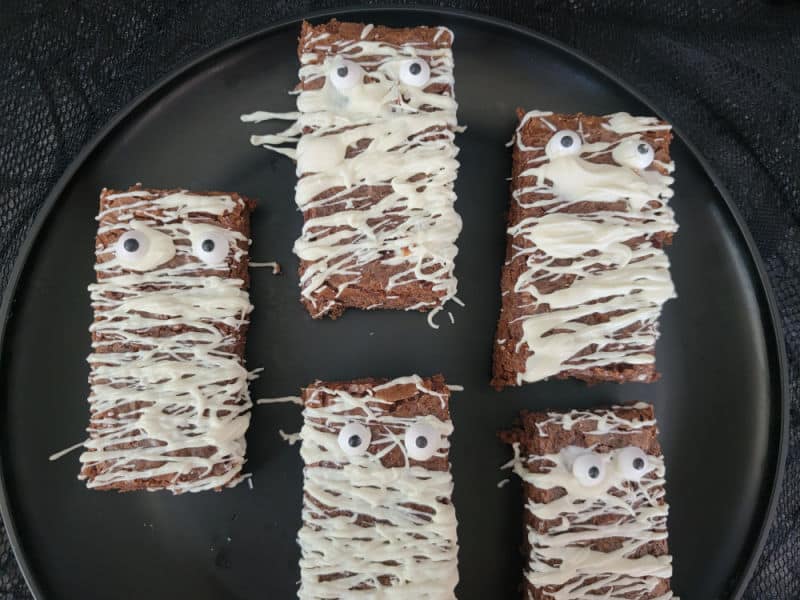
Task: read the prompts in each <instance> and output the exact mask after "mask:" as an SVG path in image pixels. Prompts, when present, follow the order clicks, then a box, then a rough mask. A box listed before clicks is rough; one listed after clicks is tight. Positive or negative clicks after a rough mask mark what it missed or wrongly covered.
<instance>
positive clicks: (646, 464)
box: [501, 403, 673, 600]
mask: <svg viewBox="0 0 800 600" xmlns="http://www.w3.org/2000/svg"><path fill="white" fill-rule="evenodd" d="M657 433H658V430H657V428H656V422H655V418H654V416H653V407H652V406H650V405H649V404H644V403H638V404H635V405H633V406H628V407H622V406H615V407H613V408H610V409H601V410H590V411H571V412H568V413H557V412H548V413H526V412H523V413H522V416H521V418H520V422H519V424H518V425H517V426H516V427H514V428H513V429H511V430H510V431H506V432H503V433H501V439H503V441H505V442H507V443H509V444H511V445H512V446H513V449H514V460H513V461H512V462H511V463H510V465H511V466H513V469H514V472H515V473H516V474H517V475H519V476H520V478H521V479H522V481H523V490H524V496H525V541H524V545H523V546H524V551H525V553H526V567H525V580H524V585H523V594H522V595H523V598H526V599H528V600H530V599H534V600H597V598H604V599H606V600H615V599H620V600H622V599H625V600H669V599H670V598H673V595H672V592H671V591H670V577H671V576H672V558H671V557H670V556H669V554H668V549H667V512H668V506H667V503H666V500H665V492H664V485H665V481H664V457H663V456H662V454H661V448H660V447H659V444H658V439H657Z"/></svg>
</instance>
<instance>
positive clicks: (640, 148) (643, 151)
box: [636, 144, 650, 154]
mask: <svg viewBox="0 0 800 600" xmlns="http://www.w3.org/2000/svg"><path fill="white" fill-rule="evenodd" d="M636 149H637V150H638V151H639V154H647V151H648V150H650V146H648V145H647V144H639V145H638V146H637V148H636Z"/></svg>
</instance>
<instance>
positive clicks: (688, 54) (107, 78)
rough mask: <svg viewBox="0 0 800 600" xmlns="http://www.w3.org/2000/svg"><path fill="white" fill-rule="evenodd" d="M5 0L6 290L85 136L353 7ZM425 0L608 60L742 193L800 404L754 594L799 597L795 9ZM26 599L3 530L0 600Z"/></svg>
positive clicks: (799, 112) (633, 1)
mask: <svg viewBox="0 0 800 600" xmlns="http://www.w3.org/2000/svg"><path fill="white" fill-rule="evenodd" d="M8 2H9V0H5V1H4V2H3V3H2V4H0V82H2V83H1V84H0V85H2V88H1V89H2V92H0V287H3V288H4V287H5V284H6V281H7V278H8V274H9V272H10V270H11V266H12V263H13V260H14V257H15V255H16V253H17V251H18V249H19V247H20V243H21V241H22V239H23V238H24V236H25V233H26V231H27V229H28V227H29V226H30V224H31V221H32V219H33V218H34V216H35V215H36V212H37V209H38V208H39V206H40V205H41V203H42V201H43V199H44V198H45V196H46V194H47V192H48V191H49V190H50V189H51V187H52V186H53V185H54V183H55V182H56V180H57V178H58V177H59V176H60V175H61V173H62V172H63V171H64V170H65V169H66V168H67V166H68V165H69V163H70V161H71V160H72V159H73V157H74V156H75V155H76V154H77V153H78V151H79V150H80V149H81V147H82V146H83V145H84V144H85V143H86V142H87V141H88V140H89V139H90V137H91V136H92V135H93V134H94V133H95V132H96V131H97V130H98V129H99V128H100V127H102V126H103V124H104V123H106V122H107V121H108V120H109V119H110V118H111V117H112V116H113V115H114V114H115V113H116V112H117V111H119V110H120V109H121V108H123V107H124V106H125V105H126V104H127V103H128V102H129V101H130V100H131V99H132V98H133V97H134V96H136V95H137V94H138V93H140V92H141V91H143V90H144V89H146V88H147V87H148V86H150V85H151V84H152V83H153V82H154V81H155V80H157V79H158V78H160V77H162V76H163V75H165V74H167V73H169V72H170V71H171V70H173V69H174V68H175V67H178V66H180V65H181V64H183V63H185V62H186V61H187V60H189V59H191V58H192V57H194V56H196V55H197V54H198V53H200V52H202V51H204V50H207V49H210V48H212V47H213V46H215V45H217V44H219V43H221V42H224V41H225V40H228V39H230V38H232V37H235V36H239V35H241V34H244V33H248V32H251V31H254V30H257V29H260V28H262V27H264V26H267V25H269V24H270V23H272V22H274V21H276V20H278V19H282V18H286V17H290V16H302V15H305V14H307V13H309V12H311V11H313V10H317V9H321V8H332V7H339V6H344V5H346V3H343V2H336V1H326V2H308V1H305V2H300V1H298V2H291V1H290V2H285V1H284V2H270V1H269V0H254V1H251V0H239V1H235V2H231V1H230V0H226V1H219V2H212V1H203V0H196V1H194V2H185V1H179V2H164V1H163V0H142V1H140V2H117V1H114V0H83V1H81V2H75V1H67V0H54V1H52V2H23V3H20V4H19V5H17V6H15V5H13V3H12V4H9V3H8ZM349 4H352V3H349ZM398 4H400V5H410V3H398ZM423 4H435V5H441V6H453V7H459V8H465V9H470V10H473V11H476V12H482V13H489V14H492V15H494V16H498V17H502V18H505V19H508V20H510V21H514V22H516V23H520V24H523V25H527V26H528V27H530V28H532V29H534V30H536V31H539V32H542V33H544V34H547V35H549V36H552V37H554V38H557V39H559V40H561V41H563V42H565V43H567V44H569V45H570V46H573V47H575V48H577V49H578V50H580V51H582V52H584V53H585V54H587V55H588V56H590V57H592V58H593V59H595V60H596V61H597V62H599V63H601V64H603V65H605V66H607V67H608V68H610V69H611V70H612V71H613V72H615V73H617V74H619V75H620V76H622V77H623V78H624V79H625V80H627V81H628V82H629V83H631V84H633V85H634V86H635V87H637V88H638V89H639V90H641V91H642V92H643V93H644V94H645V95H646V96H647V97H649V98H653V99H655V100H656V102H657V104H658V105H659V106H660V107H661V108H662V109H663V110H665V111H666V113H667V116H668V117H669V118H670V119H671V121H672V122H673V123H675V125H676V126H677V127H679V128H680V129H681V130H683V131H687V132H690V133H691V139H692V141H693V142H694V143H695V144H696V145H697V146H698V147H699V149H700V151H701V152H702V153H703V154H704V155H705V157H706V158H708V159H709V161H710V162H711V165H712V167H713V168H714V169H715V170H716V171H717V173H719V175H720V176H721V178H722V180H723V182H724V183H725V185H726V186H727V188H728V189H729V190H730V192H731V193H732V195H733V198H734V200H735V201H736V204H737V205H738V207H739V210H740V211H741V212H742V214H743V215H744V217H745V220H746V221H747V224H748V226H749V227H750V230H751V231H752V233H753V235H754V237H755V239H756V241H757V244H758V248H759V250H760V252H761V255H762V257H763V258H764V261H765V263H766V265H767V270H768V272H769V276H770V278H771V280H772V284H773V286H774V288H775V292H776V294H777V297H778V301H779V303H780V308H781V315H782V318H783V324H784V327H785V332H786V341H787V346H788V355H789V365H790V376H791V398H792V406H791V434H790V440H789V443H790V448H789V460H788V465H787V471H786V479H785V485H784V488H783V492H782V495H781V498H780V503H779V507H778V516H777V519H776V521H775V524H774V526H773V528H772V531H771V533H770V537H769V541H768V543H767V546H766V550H765V552H764V555H763V557H762V559H761V562H760V564H759V566H758V570H757V572H756V574H755V576H754V578H753V580H752V583H751V585H750V588H749V589H748V591H747V594H746V595H745V598H747V599H754V600H756V599H757V600H796V599H797V598H800V527H799V526H798V522H800V151H798V147H799V146H800V108H799V107H800V9H798V8H795V6H794V5H793V4H791V3H786V4H775V3H763V2H692V3H686V4H684V3H681V2H680V1H678V0H661V1H659V2H655V1H653V2H641V0H628V1H626V2H613V3H606V2H600V1H589V0H586V1H584V0H570V1H569V2H563V3H554V2H551V1H550V0H537V1H526V0H518V1H507V2H497V3H492V2H486V1H485V0H484V1H479V0H471V1H464V2H458V1H454V0H452V1H443V2H439V3H423ZM28 597H29V594H28V592H27V589H26V587H25V584H24V582H23V581H22V578H21V576H20V574H19V571H18V569H17V566H16V563H15V561H14V558H13V555H12V553H11V551H10V549H9V547H8V543H7V541H6V539H5V534H4V532H2V530H0V600H7V599H11V598H13V599H17V598H28Z"/></svg>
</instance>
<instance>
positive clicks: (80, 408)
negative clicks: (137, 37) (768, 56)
mask: <svg viewBox="0 0 800 600" xmlns="http://www.w3.org/2000/svg"><path fill="white" fill-rule="evenodd" d="M328 16H329V15H325V17H326V18H327V17H328ZM338 16H339V18H340V19H348V18H349V19H357V20H361V21H374V22H380V23H384V24H387V25H394V26H409V25H417V24H428V25H439V24H443V25H447V26H448V27H451V28H452V29H453V30H454V32H455V34H456V42H455V60H456V81H457V84H456V90H457V97H458V101H459V104H460V109H459V117H460V121H461V122H462V123H464V124H466V125H467V126H468V129H467V131H466V133H464V134H461V135H460V136H459V137H458V139H457V143H458V145H459V146H460V148H461V154H460V156H459V159H460V161H461V171H460V173H459V178H458V182H457V184H456V191H457V192H458V198H459V199H458V205H457V206H458V210H459V211H460V213H461V215H462V217H463V220H464V229H463V233H462V234H461V238H460V239H459V242H458V244H459V248H460V253H459V256H458V261H457V275H458V277H459V296H460V297H461V298H462V299H463V300H464V301H465V302H466V308H463V309H461V308H459V307H456V306H453V307H450V309H451V310H452V311H453V313H454V316H455V319H456V322H455V324H454V325H451V324H450V323H449V319H448V318H447V315H446V314H444V313H442V314H440V315H439V319H438V320H439V322H440V323H441V325H442V326H441V329H439V330H438V331H434V330H433V329H430V328H429V327H428V325H427V323H426V320H425V316H424V315H419V314H416V313H391V312H374V313H364V312H358V311H351V312H348V313H347V314H346V315H345V316H344V317H343V318H342V319H340V320H338V321H329V320H326V321H312V320H311V319H310V318H309V317H308V315H307V314H306V313H305V311H304V310H303V308H302V307H301V305H300V303H299V301H298V287H297V277H296V275H295V272H296V266H297V261H296V259H295V257H294V256H293V255H292V253H291V248H292V242H293V239H294V238H295V236H296V235H297V234H298V232H299V231H300V227H301V216H300V214H299V213H298V212H297V211H296V210H295V206H294V201H293V187H294V183H295V176H294V166H293V165H292V164H291V162H290V161H289V160H287V159H285V158H283V157H281V156H277V155H275V154H273V153H270V152H268V151H267V150H264V149H261V148H254V147H251V146H250V145H249V143H248V137H249V135H250V134H251V133H256V132H261V131H264V130H265V129H266V128H265V127H264V126H254V125H247V124H243V123H240V122H239V115H241V114H242V113H246V112H249V111H253V110H256V109H270V110H280V109H286V110H290V109H292V108H293V98H292V97H290V96H288V95H287V91H288V90H289V89H291V88H292V87H293V85H294V83H295V81H296V72H297V61H296V54H295V45H296V39H297V33H298V26H299V23H297V22H293V23H287V24H282V25H279V26H276V27H274V28H270V29H269V30H266V31H264V32H262V33H259V34H256V35H254V36H250V37H248V38H246V39H243V40H240V41H237V42H235V43H233V44H230V45H228V46H226V47H224V48H221V49H219V50H217V51H215V52H213V53H211V54H209V55H207V56H205V57H204V58H202V59H200V60H199V61H196V62H195V63H193V64H191V65H189V66H188V67H186V68H184V69H182V70H181V71H180V72H178V73H175V74H174V75H173V76H172V77H170V78H169V79H168V80H166V81H164V82H163V83H162V84H161V85H159V86H157V87H156V88H155V89H153V90H152V91H150V92H149V93H147V94H145V96H144V97H143V98H141V99H140V101H139V102H137V103H136V104H135V105H133V106H132V107H131V108H130V109H128V110H126V111H125V112H124V113H123V115H121V116H120V117H119V118H117V119H116V120H115V122H114V123H112V124H111V125H110V126H109V127H108V128H107V129H106V130H105V131H104V132H103V133H102V134H101V135H100V136H99V137H98V138H97V140H96V141H95V143H93V144H91V145H90V147H89V148H88V149H87V150H86V151H85V152H84V153H83V154H82V155H81V156H80V157H79V159H78V160H77V161H76V163H75V164H74V165H73V167H72V168H71V169H70V170H69V172H68V173H67V174H66V175H65V176H64V178H63V179H62V181H61V182H60V184H59V185H58V186H57V187H56V189H55V191H54V192H53V194H52V196H51V197H50V200H49V202H48V203H47V205H46V208H45V210H44V211H43V214H42V215H41V217H40V219H39V220H38V222H37V224H36V226H35V227H34V230H33V233H32V234H31V238H30V241H29V243H28V245H27V246H26V249H25V250H26V251H25V252H24V253H23V258H21V259H20V263H19V265H18V268H17V271H16V274H15V279H14V281H12V284H11V286H10V288H9V292H8V295H7V299H6V303H5V305H4V310H5V315H8V316H9V320H8V323H7V328H6V330H5V335H4V338H3V345H2V359H1V360H2V363H0V364H1V369H0V398H2V399H3V402H2V413H1V414H0V436H1V437H2V445H1V446H0V456H1V457H2V472H1V474H2V484H3V514H2V516H3V518H4V520H5V522H6V525H7V527H8V529H9V533H10V535H11V538H12V541H13V543H14V545H15V548H16V551H17V556H18V558H19V559H20V562H21V563H22V567H23V570H24V572H25V574H26V576H27V578H28V582H29V583H30V585H31V587H32V589H33V590H34V593H35V595H36V596H37V597H39V598H70V599H72V598H81V599H89V598H111V597H113V598H150V599H156V598H192V599H194V600H202V599H205V598H215V599H216V598H242V599H244V598H291V597H293V596H294V595H295V591H296V582H297V580H298V578H299V570H298V548H297V546H296V544H295V534H296V531H297V529H298V527H299V526H300V503H301V485H302V463H301V461H300V458H299V456H298V451H297V447H296V446H294V447H290V446H288V445H287V444H286V443H285V442H284V441H282V439H281V438H280V437H279V435H278V430H279V429H283V430H284V431H287V432H294V431H296V430H298V429H299V426H300V422H301V419H300V412H299V410H298V407H297V406H295V405H267V406H261V407H257V408H255V409H254V414H253V424H252V427H251V428H250V431H249V433H248V435H247V440H248V457H249V463H248V466H249V468H250V470H251V471H252V473H253V484H254V488H253V489H252V490H251V489H249V488H248V486H247V485H240V486H239V487H238V488H236V489H233V490H226V491H225V492H223V493H220V494H214V493H204V494H199V495H184V496H179V497H172V496H171V495H168V494H165V493H156V494H148V493H133V494H123V495H119V494H114V493H100V492H94V491H88V490H86V489H85V488H84V485H83V483H81V482H79V481H78V480H77V479H76V475H77V472H78V461H77V455H76V454H71V455H69V456H67V457H65V458H63V459H61V460H59V461H57V462H52V463H51V462H48V460H47V457H48V455H50V454H51V453H53V452H55V451H57V450H60V449H62V448H65V447H67V446H70V445H72V444H74V443H76V442H79V441H80V440H81V439H82V438H83V436H84V427H85V426H86V422H87V417H88V410H87V404H86V396H87V393H88V386H87V382H86V379H87V373H88V367H87V365H86V362H85V357H86V355H87V353H88V352H89V336H88V334H87V326H88V325H89V323H90V322H91V319H92V315H91V310H90V308H89V297H88V294H87V292H86V286H87V284H88V283H89V282H90V281H91V280H92V278H93V270H92V265H93V243H94V231H95V221H94V217H95V214H96V211H97V198H98V192H99V190H100V189H101V188H102V187H103V186H109V187H126V186H128V185H130V184H133V183H136V182H143V183H144V184H146V185H148V186H154V187H179V186H185V187H188V188H195V189H223V190H225V189H231V190H237V191H239V192H242V193H246V194H248V195H251V196H253V197H255V198H258V199H259V201H260V202H259V208H258V210H257V212H256V213H255V218H254V221H253V239H254V243H253V247H252V256H253V258H254V259H255V260H273V259H274V260H278V261H279V262H280V263H281V264H282V265H283V267H284V272H285V274H284V275H282V276H280V277H273V276H272V275H271V274H270V273H269V272H268V270H265V269H262V270H255V272H254V273H253V285H252V290H251V295H252V300H253V303H254V304H255V306H256V310H255V312H254V313H253V321H252V328H251V330H250V336H249V342H248V354H247V359H248V365H249V367H251V368H256V367H263V368H264V372H263V373H262V375H261V377H260V378H259V379H258V380H257V381H256V382H254V383H253V385H252V392H253V397H254V398H261V397H274V396H282V395H287V394H296V393H297V392H298V390H299V388H300V387H301V386H302V385H304V384H306V383H308V382H310V381H312V380H314V379H315V378H323V379H350V378H354V377H363V376H398V375H406V374H410V373H420V374H431V373H435V372H442V373H444V374H445V375H446V377H447V379H448V381H449V382H450V383H453V384H461V385H464V386H465V388H466V391H464V392H463V393H460V394H457V395H455V398H454V401H453V418H454V422H455V434H454V436H453V440H452V442H453V450H452V454H451V457H452V463H453V476H454V478H455V505H456V509H457V511H458V517H459V522H460V526H459V542H460V545H461V552H460V572H461V582H460V584H459V587H458V590H457V591H458V597H459V598H461V599H462V600H469V599H479V598H480V599H486V598H514V597H516V596H517V592H516V590H517V585H518V583H519V582H520V579H521V576H522V575H521V573H522V561H521V559H520V557H519V555H518V548H519V545H520V540H521V535H522V524H521V516H522V499H521V497H520V492H519V486H518V485H517V483H516V482H512V483H511V484H510V485H508V486H506V487H504V488H502V489H498V487H497V483H498V482H499V481H500V480H501V479H503V478H505V477H507V476H508V474H507V473H501V472H500V471H499V470H498V467H499V466H500V465H501V464H502V463H503V462H505V461H506V460H507V459H508V452H507V449H506V448H504V447H503V446H502V445H501V444H500V443H499V442H498V441H497V440H496V438H495V432H496V431H497V430H498V429H501V428H504V427H506V426H508V425H509V424H510V423H511V422H512V420H513V418H514V416H515V415H516V414H517V413H518V411H519V409H521V408H523V407H526V408H530V409H543V408H548V407H551V408H557V409H566V408H573V407H588V406H597V405H602V404H607V403H611V402H619V401H626V400H633V399H643V400H647V401H650V402H654V403H655V405H656V408H657V412H658V418H659V422H660V425H661V441H662V443H663V446H664V451H665V454H666V460H667V465H668V499H669V502H670V504H671V506H672V511H671V513H670V521H669V525H670V547H671V550H672V553H673V555H674V567H675V568H674V571H675V574H674V580H673V582H674V588H675V589H676V590H677V591H678V592H679V593H680V595H681V597H682V598H683V599H684V600H709V599H710V598H727V597H729V596H731V595H736V594H738V593H739V592H740V591H741V590H742V589H743V586H744V585H745V582H746V580H747V578H748V576H749V574H750V571H751V569H752V567H753V565H754V560H755V558H756V557H757V555H758V552H759V550H760V548H761V545H762V542H763V539H764V535H765V531H766V528H767V525H768V522H769V520H770V516H771V514H772V508H773V506H774V502H773V499H774V497H775V491H776V488H777V486H778V483H779V479H780V471H781V465H782V460H781V457H782V451H783V442H782V440H783V438H784V435H783V423H785V421H786V419H785V417H784V416H783V410H784V408H785V405H784V404H783V398H782V392H783V388H782V385H783V373H784V368H783V362H782V348H783V346H782V341H781V338H780V332H779V331H778V327H777V323H776V321H775V316H774V315H775V312H774V303H773V301H772V299H771V295H770V292H769V290H768V288H767V284H766V280H765V278H764V275H763V270H762V269H761V267H760V264H759V261H758V258H757V257H756V256H755V254H754V250H753V244H752V241H751V239H750V238H749V235H748V234H747V233H746V232H745V231H744V230H743V229H742V225H741V221H740V219H739V218H738V216H737V215H736V213H735V211H734V210H733V208H732V205H731V203H730V201H729V200H728V199H727V198H726V195H725V193H724V192H723V191H722V190H721V188H720V186H719V184H718V182H717V180H716V179H715V177H714V176H713V175H711V174H710V173H709V172H708V169H707V168H706V166H705V164H704V163H703V161H702V160H701V159H700V158H699V157H698V155H697V154H696V153H695V152H694V151H693V150H692V148H691V147H690V146H688V145H687V142H686V140H685V138H683V137H682V136H680V135H678V137H677V140H676V142H675V144H674V146H673V157H674V160H675V163H676V165H677V183H676V185H675V199H674V202H673V206H674V208H675V211H676V213H677V218H678V221H679V223H680V226H681V229H680V232H679V233H678V235H677V238H676V241H675V244H674V246H673V247H672V249H671V250H670V251H669V255H670V258H671V260H672V264H673V274H674V278H675V284H676V286H677V289H678V293H679V296H680V297H679V298H678V300H677V301H672V302H670V303H669V304H668V305H667V307H666V310H665V312H664V316H663V321H662V330H663V336H662V338H661V340H660V342H659V345H658V365H659V369H660V371H661V372H662V374H663V378H662V379H661V381H660V382H659V383H657V384H654V385H642V384H626V385H623V386H617V385H598V386H595V387H587V386H585V385H583V384H581V383H577V382H558V381H554V382H548V383H539V384H535V385H528V386H526V387H522V388H520V389H515V390H509V391H505V392H502V393H497V392H494V391H493V390H492V389H491V388H490V387H489V384H488V381H489V369H490V355H491V348H492V337H493V332H494V326H495V321H496V319H497V315H498V308H499V298H500V296H499V290H498V281H499V274H500V265H501V262H502V259H503V247H504V231H505V227H504V225H505V224H504V212H505V210H506V205H507V202H508V195H507V194H508V184H507V181H506V178H507V177H508V175H509V173H510V152H509V151H508V149H507V148H505V146H504V144H505V142H506V141H507V140H508V139H509V137H510V136H511V133H512V131H513V127H514V123H515V116H514V109H515V108H516V107H517V106H523V107H527V108H539V109H551V110H555V111H559V112H571V111H584V112H587V113H596V114H604V113H608V112H614V111H619V110H625V111H629V112H631V113H634V114H635V113H640V114H652V113H654V112H655V109H654V108H653V107H652V106H650V105H648V104H646V103H645V102H644V101H643V100H642V99H641V98H640V97H639V96H638V95H637V94H636V93H635V92H633V91H631V90H630V89H629V88H627V87H626V86H625V85H624V84H621V83H619V82H618V81H617V80H615V79H614V78H613V77H612V76H610V75H609V74H608V73H606V72H604V71H602V70H601V69H599V68H597V67H595V66H593V65H592V64H591V63H589V62H587V61H586V60H585V59H582V58H581V57H579V56H576V55H575V54H574V53H572V52H571V51H569V50H568V49H565V48H563V47H560V46H559V45H557V44H554V43H553V42H551V41H549V40H546V39H543V38H542V37H540V36H537V35H534V34H532V33H530V32H529V31H526V30H524V29H521V28H518V27H514V26H511V25H508V24H504V23H501V22H497V21H493V20H489V19H486V18H478V17H474V16H468V15H466V14H456V13H445V12H437V11H418V12H411V11H398V10H390V11H378V12H376V11H372V12H361V13H357V14H340V15H338ZM318 18H322V17H318Z"/></svg>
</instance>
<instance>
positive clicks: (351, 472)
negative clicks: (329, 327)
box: [298, 375, 458, 599]
mask: <svg viewBox="0 0 800 600" xmlns="http://www.w3.org/2000/svg"><path fill="white" fill-rule="evenodd" d="M449 397H450V393H449V389H448V388H447V386H446V385H445V383H444V379H443V378H442V376H441V375H437V376H434V377H431V378H421V377H418V376H416V375H414V376H411V377H401V378H398V379H393V380H391V381H388V380H386V379H358V380H355V381H346V382H339V383H328V382H321V381H317V382H315V383H314V384H312V385H310V386H309V387H307V388H306V389H304V390H303V395H302V398H303V402H304V406H305V408H304V410H303V428H302V430H301V432H300V438H301V440H302V447H301V455H302V457H303V461H304V462H305V469H304V471H303V473H304V483H303V526H302V528H301V529H300V532H299V534H298V541H299V543H300V548H301V552H302V558H301V560H300V577H301V584H300V591H299V597H300V598H309V599H310V598H315V599H316V598H360V597H364V598H377V597H380V598H430V599H445V598H455V596H454V592H453V590H454V588H455V586H456V583H457V582H458V566H457V553H458V543H457V540H456V515H455V510H454V508H453V505H452V503H451V496H452V492H453V481H452V478H451V476H450V465H449V462H448V452H449V447H450V444H449V442H448V436H449V435H450V433H451V432H452V430H453V425H452V423H451V421H450V412H449Z"/></svg>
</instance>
